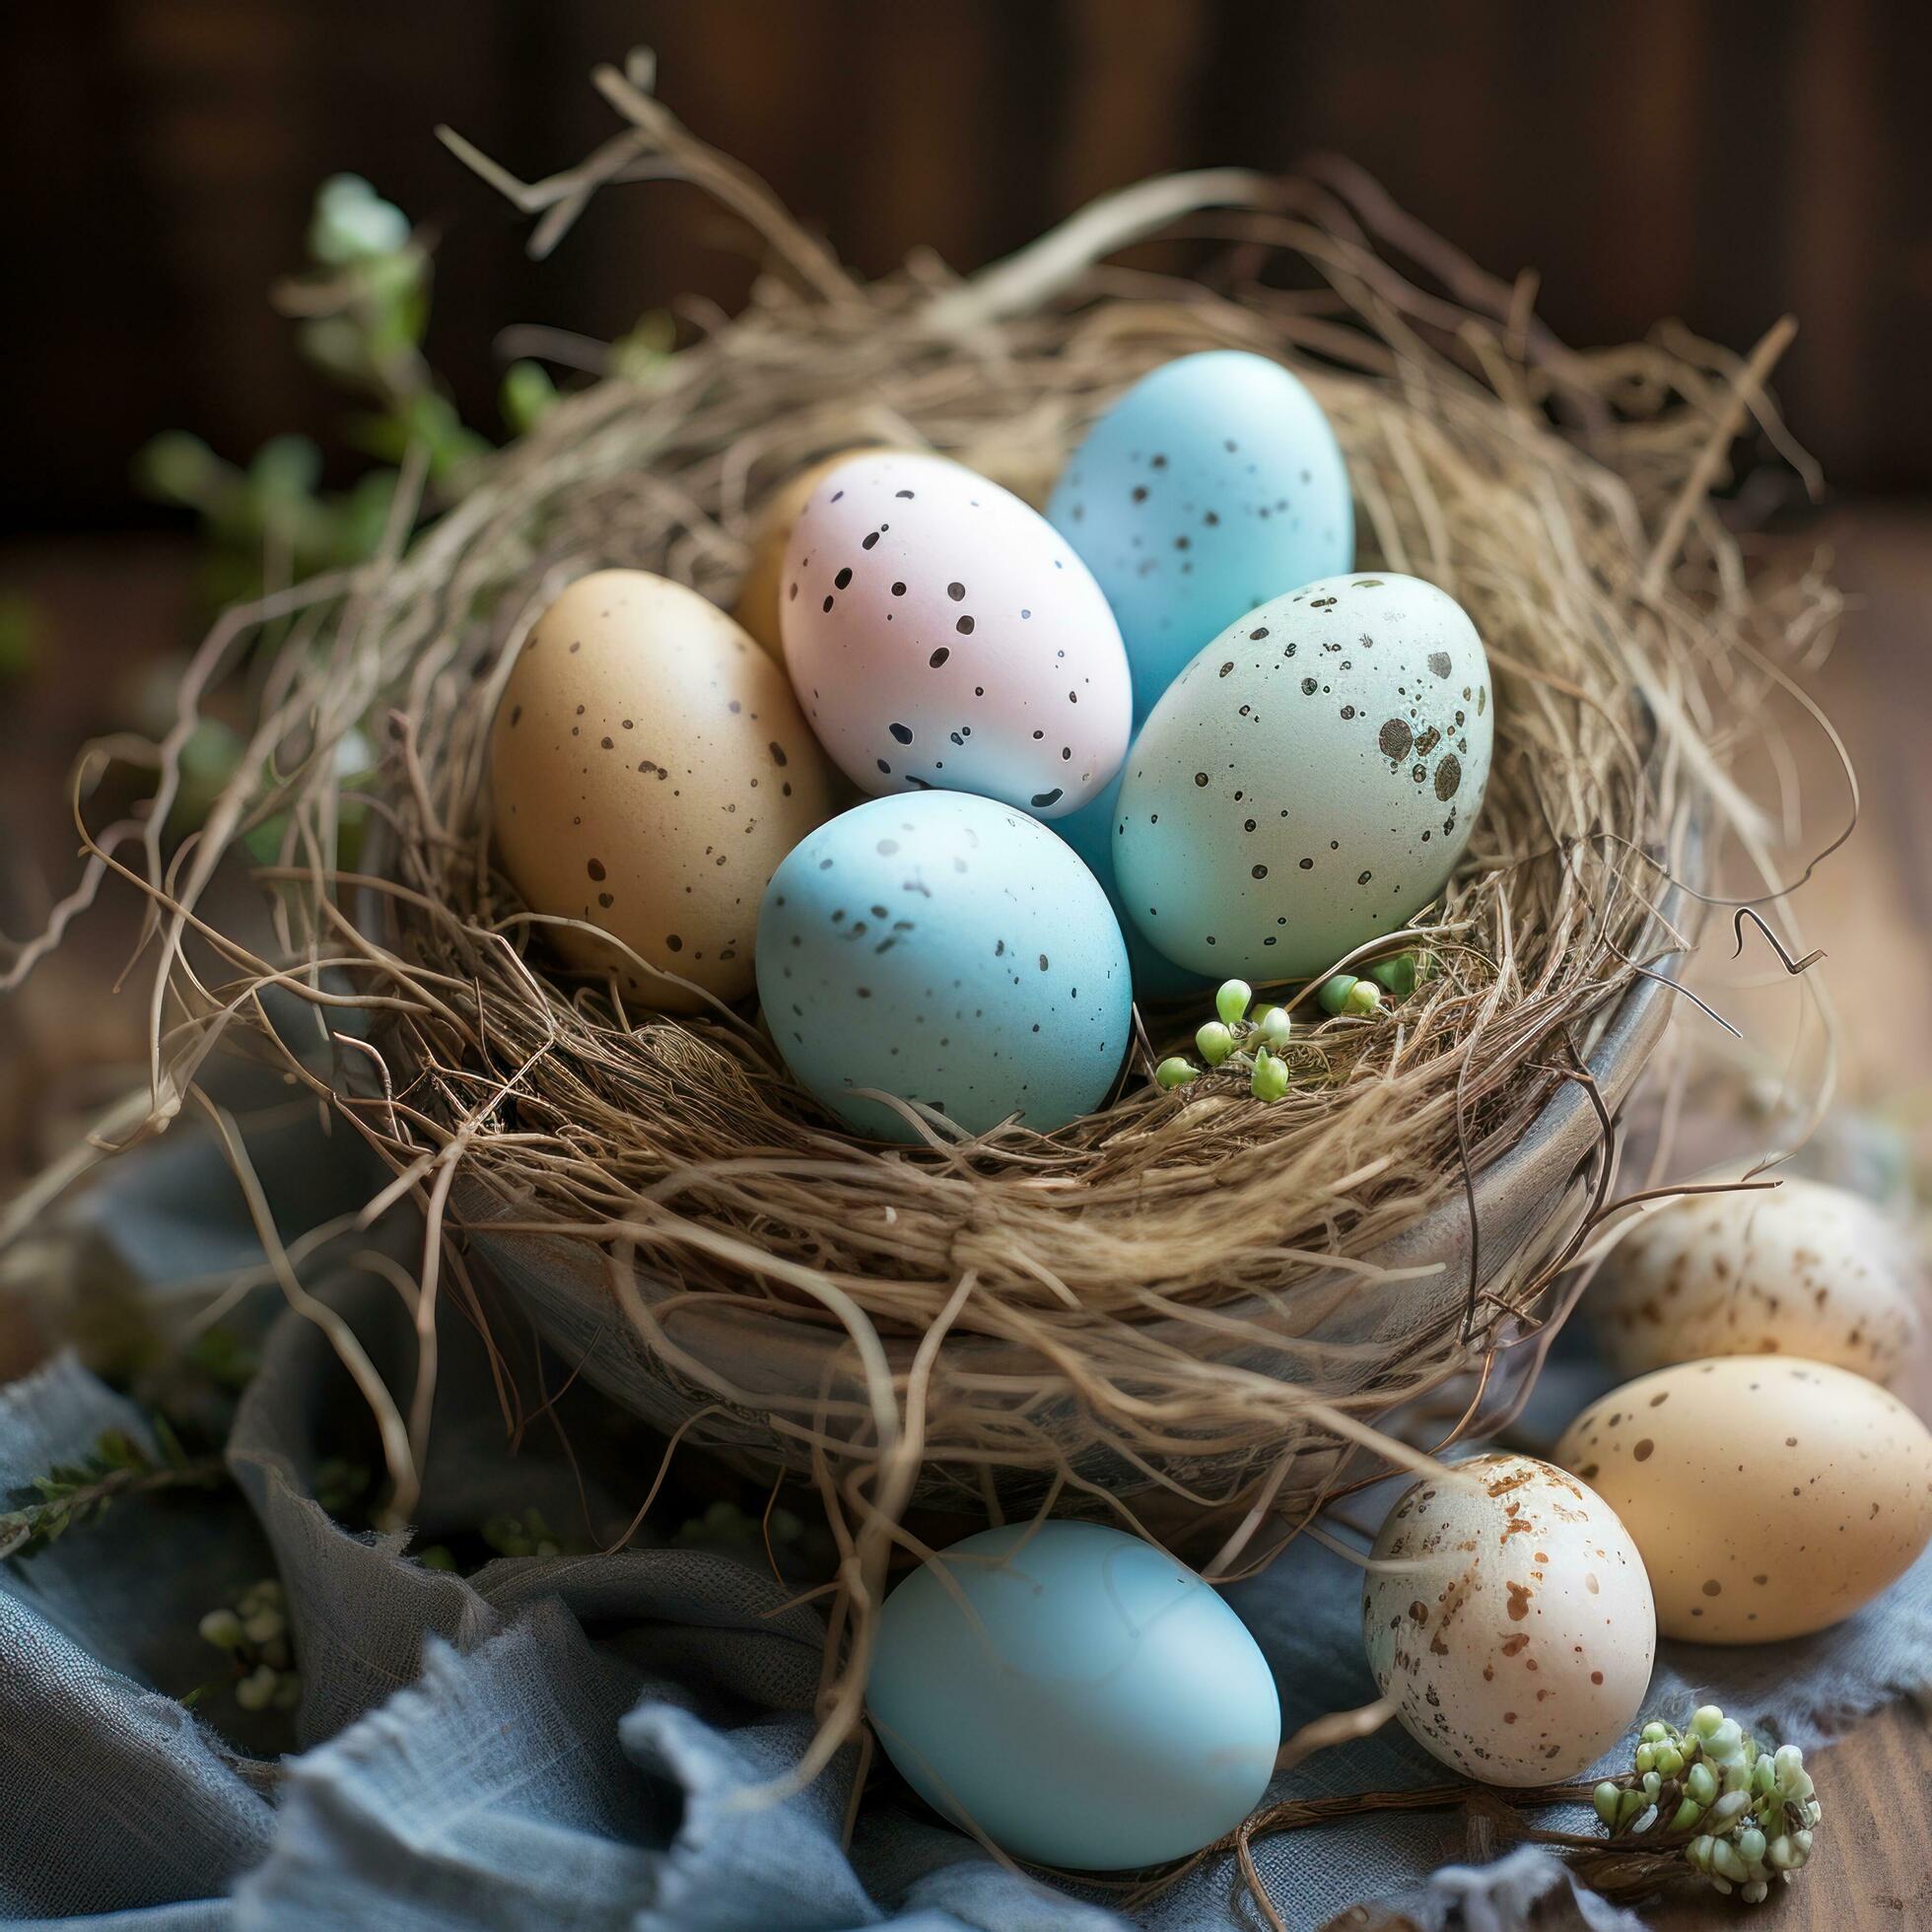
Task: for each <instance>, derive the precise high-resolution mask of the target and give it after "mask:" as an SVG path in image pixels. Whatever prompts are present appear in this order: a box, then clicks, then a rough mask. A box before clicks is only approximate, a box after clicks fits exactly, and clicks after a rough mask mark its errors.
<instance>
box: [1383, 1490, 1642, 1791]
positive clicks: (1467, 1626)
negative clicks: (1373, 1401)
mask: <svg viewBox="0 0 1932 1932" xmlns="http://www.w3.org/2000/svg"><path fill="white" fill-rule="evenodd" d="M1362 1636H1363V1639H1364V1641H1365V1642H1366V1644H1367V1647H1368V1661H1369V1667H1370V1669H1371V1670H1373V1671H1374V1673H1375V1681H1376V1683H1377V1684H1378V1685H1379V1686H1380V1687H1381V1690H1382V1693H1383V1695H1384V1696H1387V1697H1393V1698H1394V1699H1395V1700H1396V1707H1397V1713H1398V1715H1399V1716H1400V1717H1401V1719H1402V1721H1403V1723H1404V1725H1405V1726H1406V1727H1407V1728H1408V1729H1409V1730H1410V1731H1411V1732H1412V1733H1413V1734H1414V1737H1415V1738H1416V1739H1417V1740H1418V1741H1419V1742H1420V1743H1421V1744H1422V1745H1424V1746H1425V1747H1426V1748H1427V1749H1428V1750H1429V1751H1430V1752H1431V1753H1433V1755H1434V1756H1435V1757H1437V1758H1439V1759H1442V1761H1443V1762H1444V1763H1445V1764H1449V1765H1452V1766H1454V1768H1455V1769H1457V1770H1459V1771H1463V1772H1466V1773H1467V1774H1468V1775H1469V1776H1470V1777H1473V1778H1480V1779H1482V1780H1483V1783H1485V1784H1509V1785H1522V1784H1545V1783H1552V1782H1556V1781H1558V1780H1560V1779H1563V1778H1568V1777H1574V1776H1575V1775H1576V1774H1577V1773H1578V1772H1579V1771H1583V1770H1586V1769H1588V1768H1589V1766H1590V1765H1592V1764H1594V1763H1595V1762H1596V1760H1597V1759H1599V1758H1600V1757H1602V1755H1603V1754H1604V1753H1605V1752H1606V1751H1607V1750H1609V1749H1610V1747H1611V1746H1612V1745H1614V1744H1615V1743H1616V1742H1617V1741H1618V1739H1619V1738H1621V1736H1622V1735H1623V1733H1624V1731H1625V1729H1626V1728H1627V1727H1628V1725H1629V1722H1630V1720H1631V1718H1632V1717H1634V1716H1635V1715H1636V1713H1637V1708H1638V1706H1639V1705H1640V1704H1641V1703H1642V1701H1643V1693H1644V1691H1645V1690H1646V1689H1647V1688H1648V1687H1649V1684H1650V1665H1651V1660H1652V1657H1653V1655H1654V1654H1655V1651H1656V1648H1657V1623H1656V1617H1655V1614H1654V1612H1653V1609H1652V1606H1651V1600H1650V1583H1649V1579H1648V1578H1647V1577H1646V1576H1645V1575H1644V1566H1643V1559H1642V1557H1640V1556H1639V1555H1638V1554H1637V1547H1636V1545H1635V1544H1634V1543H1632V1542H1631V1540H1630V1537H1629V1533H1628V1532H1627V1531H1626V1530H1625V1529H1624V1528H1623V1525H1622V1524H1621V1523H1620V1522H1619V1521H1618V1520H1617V1517H1616V1516H1615V1515H1614V1514H1613V1513H1612V1511H1611V1508H1610V1505H1609V1504H1608V1503H1606V1502H1605V1501H1604V1499H1603V1497H1601V1496H1600V1495H1597V1494H1596V1493H1595V1492H1594V1491H1592V1490H1590V1489H1588V1488H1586V1487H1584V1485H1583V1484H1582V1483H1578V1482H1577V1481H1575V1479H1574V1478H1572V1477H1570V1476H1567V1475H1565V1474H1564V1473H1563V1471H1561V1470H1559V1469H1552V1467H1551V1465H1550V1464H1548V1463H1540V1462H1538V1461H1536V1460H1535V1458H1534V1457H1530V1456H1514V1455H1490V1456H1475V1457H1472V1458H1471V1459H1470V1460H1469V1461H1468V1462H1464V1463H1457V1464H1454V1465H1453V1466H1452V1469H1451V1471H1450V1473H1449V1474H1447V1475H1445V1476H1441V1477H1429V1478H1425V1479H1424V1480H1423V1481H1422V1482H1420V1483H1415V1484H1414V1486H1413V1487H1412V1488H1410V1489H1408V1490H1407V1491H1405V1492H1404V1494H1403V1496H1402V1499H1401V1500H1400V1501H1399V1502H1398V1503H1397V1504H1396V1506H1395V1507H1394V1508H1393V1509H1392V1510H1390V1512H1389V1514H1388V1518H1387V1520H1386V1521H1385V1522H1384V1523H1383V1525H1382V1533H1381V1534H1380V1535H1379V1536H1378V1537H1377V1538H1376V1539H1375V1549H1374V1552H1373V1554H1372V1557H1371V1563H1370V1568H1369V1571H1368V1577H1367V1580H1366V1582H1365V1583H1364V1584H1363V1586H1362Z"/></svg>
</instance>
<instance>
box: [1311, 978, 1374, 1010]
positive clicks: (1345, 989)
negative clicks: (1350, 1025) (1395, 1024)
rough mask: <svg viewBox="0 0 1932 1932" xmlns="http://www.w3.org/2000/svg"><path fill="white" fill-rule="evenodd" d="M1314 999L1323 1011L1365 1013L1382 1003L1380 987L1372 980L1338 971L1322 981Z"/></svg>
mask: <svg viewBox="0 0 1932 1932" xmlns="http://www.w3.org/2000/svg"><path fill="white" fill-rule="evenodd" d="M1315 1001H1316V1003H1317V1004H1318V1005H1319V1006H1320V1007H1321V1009H1322V1010H1323V1011H1324V1012H1325V1013H1336V1014H1347V1013H1353V1014H1356V1015H1358V1016H1359V1015H1365V1014H1368V1013H1372V1012H1374V1011H1375V1010H1376V1008H1377V1007H1379V1006H1380V1005H1381V1003H1382V989H1381V988H1380V987H1379V986H1377V985H1376V984H1375V982H1374V981H1373V980H1358V979H1356V978H1355V977H1354V976H1353V975H1352V974H1350V973H1338V974H1336V976H1335V977H1334V978H1333V979H1332V980H1327V981H1324V982H1323V985H1322V988H1321V991H1320V992H1319V993H1317V994H1316V995H1315Z"/></svg>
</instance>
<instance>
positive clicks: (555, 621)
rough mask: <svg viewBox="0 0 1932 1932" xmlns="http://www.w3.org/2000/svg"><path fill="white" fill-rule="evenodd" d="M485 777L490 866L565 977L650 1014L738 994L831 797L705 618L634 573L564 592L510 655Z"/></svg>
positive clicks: (776, 678)
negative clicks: (772, 893) (498, 869)
mask: <svg viewBox="0 0 1932 1932" xmlns="http://www.w3.org/2000/svg"><path fill="white" fill-rule="evenodd" d="M490 760H491V805H492V822H493V827H494V830H495V834H496V845H497V853H498V856H499V858H500V859H501V861H502V862H503V866H504V869H505V870H506V871H507V872H508V873H509V874H510V876H511V878H512V880H514V881H515V883H516V885H517V890H518V891H519V892H520V893H521V894H522V895H523V898H524V900H525V902H526V903H527V904H528V905H529V907H530V909H531V910H532V911H533V912H536V913H539V914H543V915H546V916H547V918H546V922H545V936H546V938H547V940H548V943H549V945H550V947H551V949H552V950H553V951H554V952H556V953H557V954H559V955H561V957H562V958H563V959H564V961H565V962H566V963H567V964H568V965H570V966H572V967H574V968H576V969H577V970H579V971H582V972H588V973H599V974H601V973H614V974H615V975H616V977H617V980H618V983H619V985H620V986H621V987H622V988H623V990H624V993H625V996H626V998H627V999H631V1000H637V1001H638V1002H640V1003H642V1004H646V1005H651V1006H656V1007H660V1008H662V1009H664V1010H665V1011H668V1012H692V1011H695V1010H697V1009H698V1008H699V1007H701V1006H702V1005H703V1004H704V995H705V994H706V993H709V994H712V995H714V996H716V997H717V998H719V999H721V1000H736V999H740V998H741V997H742V996H743V995H745V994H747V993H749V992H750V991H751V986H752V976H753V965H752V948H753V945H754V943H755V940H756V934H757V928H758V911H759V906H760V904H761V902H762V901H763V899H764V896H765V887H766V884H767V882H768V881H769V880H770V878H771V876H772V874H773V872H774V871H776V870H777V869H778V865H779V862H780V861H781V860H782V859H784V857H785V855H786V854H787V853H788V852H790V851H791V850H792V848H793V846H795V845H796V844H797V843H798V841H799V840H800V839H801V838H803V837H804V836H805V834H806V833H807V832H809V831H811V829H812V828H813V827H814V826H816V825H819V824H821V823H823V821H824V820H825V819H827V818H829V817H830V816H831V814H832V810H833V786H834V777H833V774H832V771H831V769H830V767H829V766H828V765H827V764H826V762H825V757H824V754H823V753H822V752H821V751H820V750H819V748H818V745H817V743H816V742H815V741H814V739H813V737H812V734H811V732H810V730H809V729H808V728H807V726H806V724H805V721H804V720H803V718H802V717H800V716H799V712H798V706H797V702H796V700H795V699H794V698H793V695H792V689H791V686H790V685H789V684H787V682H786V679H785V673H784V672H783V671H782V670H781V669H780V668H779V667H778V665H777V664H775V663H774V662H773V661H772V659H771V658H770V657H768V656H767V655H765V654H764V653H763V652H762V651H760V650H759V649H758V647H757V646H756V645H755V644H753V643H752V641H751V640H750V639H749V638H748V637H746V636H745V634H744V632H743V631H741V630H740V629H739V628H738V626H737V625H736V624H734V623H733V622H732V621H731V620H730V618H728V617H727V616H725V614H724V612H723V611H722V610H720V609H718V608H717V606H716V605H714V604H711V603H709V602H707V601H706V600H705V599H704V598H703V597H701V596H700V595H699V594H698V593H697V592H696V591H695V590H691V589H687V588H686V587H685V586H683V585H681V584H673V583H670V582H668V581H667V580H666V579H664V578H661V577H654V576H652V575H650V574H649V573H648V572H645V571H634V570H607V571H597V572H595V573H593V574H592V575H591V576H589V577H584V578H580V579H579V580H578V581H577V582H576V583H575V584H573V585H572V586H570V587H569V588H568V589H567V590H565V591H564V593H563V595H562V596H560V597H559V598H558V599H557V600H556V602H555V603H553V604H552V605H551V606H550V608H549V609H548V610H546V611H545V612H544V614H543V615H542V616H541V617H540V618H538V620H537V622H536V624H535V625H534V626H533V627H532V629H531V631H530V634H529V637H528V638H527V640H526V641H525V642H524V643H523V645H522V647H521V648H520V650H519V651H518V653H517V661H516V663H515V665H514V666H513V668H512V670H511V673H510V677H509V680H508V681H507V683H506V684H505V686H504V691H503V696H502V698H501V700H500V701H499V703H498V706H497V715H496V720H495V724H494V725H493V727H492V730H491V735H490ZM561 921H569V922H573V923H572V924H556V923H552V922H561ZM613 940H614V941H617V942H618V943H616V944H613V943H612V941H613ZM672 975H674V976H675V977H674V978H673V977H667V976H672ZM680 982H682V984H680Z"/></svg>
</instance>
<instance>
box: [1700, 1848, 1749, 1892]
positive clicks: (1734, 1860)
mask: <svg viewBox="0 0 1932 1932" xmlns="http://www.w3.org/2000/svg"><path fill="white" fill-rule="evenodd" d="M1710 1863H1711V1869H1712V1870H1713V1871H1717V1872H1722V1873H1723V1874H1724V1876H1725V1877H1726V1878H1727V1879H1729V1880H1730V1881H1731V1883H1732V1884H1733V1885H1742V1884H1744V1882H1745V1881H1746V1880H1747V1879H1748V1878H1750V1876H1751V1873H1750V1871H1749V1869H1748V1868H1747V1867H1746V1865H1745V1862H1744V1860H1743V1859H1742V1858H1740V1857H1739V1856H1738V1853H1737V1847H1736V1846H1735V1845H1733V1844H1732V1843H1731V1841H1730V1839H1729V1838H1719V1839H1718V1840H1717V1841H1716V1843H1715V1844H1713V1845H1712V1846H1711V1852H1710Z"/></svg>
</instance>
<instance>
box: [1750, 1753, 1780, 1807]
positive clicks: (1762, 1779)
mask: <svg viewBox="0 0 1932 1932" xmlns="http://www.w3.org/2000/svg"><path fill="white" fill-rule="evenodd" d="M1751 1788H1752V1790H1754V1791H1755V1792H1757V1793H1758V1795H1759V1797H1760V1798H1768V1797H1769V1796H1770V1795H1771V1793H1772V1792H1773V1791H1775V1790H1776V1789H1777V1766H1776V1765H1775V1764H1774V1763H1772V1761H1771V1760H1770V1759H1768V1758H1761V1757H1760V1758H1759V1759H1758V1761H1757V1763H1755V1764H1754V1765H1752V1767H1751Z"/></svg>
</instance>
